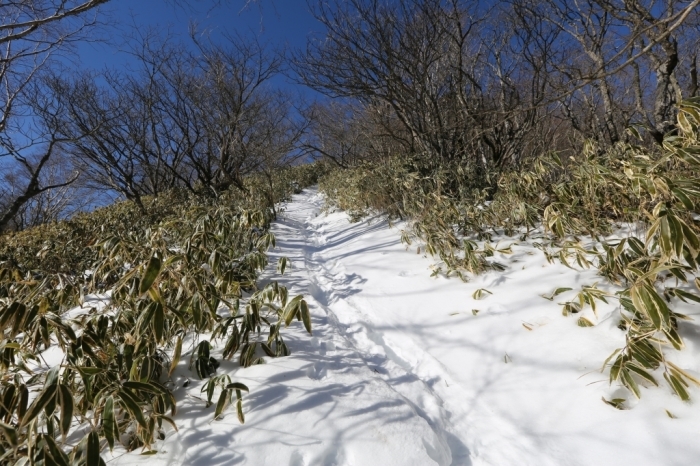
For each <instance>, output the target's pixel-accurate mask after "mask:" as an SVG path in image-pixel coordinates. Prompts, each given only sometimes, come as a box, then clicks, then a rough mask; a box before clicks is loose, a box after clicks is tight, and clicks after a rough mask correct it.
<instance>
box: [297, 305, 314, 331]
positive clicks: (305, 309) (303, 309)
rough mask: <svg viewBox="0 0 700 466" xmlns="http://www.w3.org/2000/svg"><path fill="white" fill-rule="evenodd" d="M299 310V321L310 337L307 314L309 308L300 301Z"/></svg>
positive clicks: (309, 317) (309, 315)
mask: <svg viewBox="0 0 700 466" xmlns="http://www.w3.org/2000/svg"><path fill="white" fill-rule="evenodd" d="M299 308H300V309H301V320H302V322H304V328H306V331H307V332H308V333H309V335H311V314H310V313H309V306H308V304H306V301H305V300H303V299H302V300H301V302H300V303H299Z"/></svg>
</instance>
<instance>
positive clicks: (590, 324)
mask: <svg viewBox="0 0 700 466" xmlns="http://www.w3.org/2000/svg"><path fill="white" fill-rule="evenodd" d="M576 325H578V326H579V327H594V326H595V324H594V323H593V322H591V321H590V320H588V319H586V318H585V317H579V319H578V321H577V322H576Z"/></svg>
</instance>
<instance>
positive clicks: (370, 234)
mask: <svg viewBox="0 0 700 466" xmlns="http://www.w3.org/2000/svg"><path fill="white" fill-rule="evenodd" d="M323 204H324V203H323V198H322V196H321V195H320V194H319V193H317V191H316V190H314V189H310V190H306V191H304V192H303V193H302V194H299V195H296V196H294V199H293V202H291V203H289V204H287V205H286V206H285V208H286V209H285V211H284V213H283V214H282V215H281V216H280V220H279V221H278V222H277V223H276V224H275V225H274V227H273V232H274V234H275V235H276V238H277V248H276V249H275V250H273V251H272V252H271V254H270V264H271V265H270V270H269V272H268V273H267V274H266V275H265V276H264V277H263V281H264V280H271V279H275V280H279V281H280V283H281V284H284V285H285V286H287V287H289V290H290V296H294V295H296V294H304V296H305V299H306V300H307V302H308V304H309V307H310V309H311V312H312V325H313V336H312V337H310V336H308V335H307V334H306V333H305V331H304V330H303V327H302V325H301V323H299V322H294V323H293V324H292V325H291V326H290V328H288V329H287V330H286V333H285V339H286V341H287V344H288V345H289V347H290V349H291V351H292V355H291V356H289V357H285V358H278V359H272V358H266V360H267V364H265V365H259V366H253V367H250V368H247V369H241V368H239V366H238V363H237V362H233V361H232V362H228V361H222V364H221V367H220V368H219V371H218V373H219V374H222V373H228V374H229V375H230V376H231V379H232V380H233V381H238V382H243V383H245V384H246V385H248V387H249V388H250V394H249V395H246V396H245V397H244V403H243V409H244V411H245V414H246V423H245V424H244V425H241V424H240V423H239V422H238V420H237V418H236V413H235V409H233V408H229V409H228V410H227V411H226V414H225V416H224V418H223V419H222V420H218V421H215V420H213V414H214V407H213V406H212V407H210V408H205V403H204V401H202V399H201V398H202V395H203V394H201V393H200V390H201V387H202V385H203V384H204V381H199V380H197V378H196V376H195V375H194V374H193V373H191V372H190V371H188V370H187V360H188V359H189V355H190V353H186V354H183V357H182V361H183V362H181V364H180V367H179V368H178V369H177V371H176V373H175V375H174V381H175V383H176V384H177V387H178V388H177V389H176V390H175V395H176V398H177V400H178V414H177V415H176V416H175V421H176V422H177V424H178V427H179V431H178V432H175V431H174V430H171V431H169V432H168V433H167V435H166V438H165V440H163V441H159V442H157V444H156V445H155V450H157V453H156V454H154V455H150V456H140V455H139V453H140V452H139V451H138V450H137V451H135V452H131V453H125V452H124V451H123V450H115V452H114V454H113V455H111V454H110V453H106V454H105V460H106V461H108V464H112V465H137V464H148V465H149V466H161V465H273V464H274V465H285V466H286V465H290V466H307V465H324V466H325V465H328V466H331V465H338V466H341V465H357V466H360V465H362V466H365V465H401V466H403V465H432V464H435V465H441V466H447V465H473V466H482V465H491V466H508V465H520V466H525V465H533V466H546V465H553V466H564V465H572V466H573V465H596V466H604V465H635V466H644V465H650V466H651V465H669V466H670V465H692V464H698V463H697V461H698V460H697V459H698V458H700V442H698V441H697V439H698V435H699V434H700V408H699V405H698V403H697V401H695V402H691V403H684V402H682V401H681V400H680V399H679V398H678V397H677V396H675V395H673V394H672V392H671V389H670V388H668V387H667V386H665V385H664V384H663V383H662V384H661V386H660V387H658V388H657V387H653V386H652V387H645V388H642V399H641V400H639V401H637V400H635V399H634V397H633V396H632V395H631V394H630V393H629V392H627V390H626V389H624V388H622V387H621V386H619V385H617V384H613V385H610V384H609V383H608V375H607V372H605V373H601V372H600V369H601V366H602V363H603V361H604V360H605V359H606V358H607V357H608V356H609V355H610V354H611V353H612V352H613V351H614V350H615V349H617V348H620V347H622V346H623V345H624V333H623V332H622V331H621V330H619V329H618V328H617V325H618V321H619V308H618V306H617V303H616V301H615V300H611V301H610V304H609V305H605V304H601V306H600V307H599V309H598V316H597V317H596V316H595V315H594V314H593V313H592V311H591V310H590V308H587V309H586V310H584V311H583V312H582V313H581V314H578V315H576V316H569V317H564V316H562V314H561V306H560V305H558V304H557V303H558V302H563V301H567V300H570V299H572V298H573V296H574V295H575V294H576V293H577V292H578V291H579V290H580V289H581V287H582V286H585V285H593V284H594V283H596V282H600V283H599V285H598V286H599V287H600V288H601V289H604V290H609V291H613V289H612V288H606V287H605V285H604V283H603V279H602V278H601V277H599V276H597V275H596V271H595V270H594V269H592V270H585V269H584V270H573V269H570V268H567V267H565V266H563V265H561V264H559V262H558V261H556V262H555V263H553V264H549V263H548V262H547V261H546V259H545V257H544V255H543V253H542V252H541V251H540V250H538V249H536V248H535V247H533V245H532V242H519V241H517V238H500V240H501V242H500V247H504V246H508V245H510V244H513V246H512V249H513V253H512V254H509V255H505V254H500V253H496V255H495V257H494V258H493V259H494V260H497V261H498V262H500V263H502V264H504V265H506V266H507V269H506V270H505V271H504V272H489V273H485V274H483V275H480V276H478V277H473V278H472V280H471V281H470V282H469V283H466V284H465V283H463V282H462V281H460V280H459V279H458V278H450V279H448V278H445V277H443V276H438V277H437V278H431V276H430V272H431V270H430V266H431V264H433V263H434V262H435V259H433V258H430V257H428V258H426V257H424V256H423V255H421V254H416V247H415V246H416V245H414V246H413V247H412V248H409V249H407V248H406V246H405V245H402V244H401V243H400V240H399V239H400V233H401V232H400V228H401V225H398V226H397V225H394V226H393V227H390V226H389V225H387V223H386V221H384V220H381V219H380V218H374V219H372V218H370V219H367V220H366V221H364V222H360V223H354V224H353V223H350V222H349V221H348V217H347V215H346V214H344V213H340V212H339V213H332V214H322V213H321V209H322V208H323ZM496 240H497V239H496V238H494V242H495V241H496ZM282 256H285V257H287V258H289V259H290V260H291V263H292V268H291V270H289V271H288V272H286V273H285V275H284V276H282V277H280V276H279V275H277V274H275V273H274V266H275V264H276V263H277V259H278V258H279V257H282ZM564 286H566V287H571V288H573V290H572V291H568V292H566V293H563V294H561V295H559V296H557V297H555V298H554V301H547V300H545V299H543V298H542V297H541V296H540V295H542V294H548V293H551V292H552V291H553V290H554V289H556V288H558V287H564ZM479 288H484V289H487V290H488V291H490V292H491V293H493V294H491V295H489V294H485V295H484V296H483V297H482V298H481V299H480V300H476V299H474V298H473V297H472V295H473V293H474V291H476V290H477V289H479ZM679 310H680V312H684V313H686V314H689V315H691V316H693V317H695V316H697V314H698V311H697V310H696V309H694V308H693V307H692V306H687V307H686V308H684V307H679ZM476 311H478V312H476ZM475 312H476V313H475ZM579 316H584V317H586V318H587V319H589V320H591V321H592V322H594V323H595V324H596V325H595V326H594V327H590V328H582V327H578V326H577V325H576V320H577V318H578V317H579ZM682 325H683V326H682V328H681V332H682V334H683V336H684V337H685V338H686V346H687V347H686V349H684V350H683V351H682V352H676V353H675V354H672V360H673V361H674V362H676V364H678V365H679V366H680V367H682V368H684V369H686V370H687V371H688V372H690V373H691V374H695V375H697V374H698V373H700V364H699V361H700V358H698V357H697V354H698V349H699V346H700V333H698V331H697V328H696V326H695V323H694V322H689V323H683V324H682ZM188 350H189V351H191V347H189V348H188ZM183 351H184V347H183ZM215 356H216V354H215ZM657 375H658V374H657ZM657 379H659V380H663V379H662V377H661V376H660V375H658V376H657ZM187 380H189V383H188V384H187V383H185V382H186V381H187ZM690 393H691V396H692V397H693V399H694V400H700V390H698V389H697V388H694V387H691V389H690ZM601 397H605V398H606V399H611V398H625V399H626V400H627V401H626V402H625V406H626V407H627V408H628V409H626V410H617V409H614V408H613V407H611V406H609V405H607V404H605V403H603V401H602V400H601ZM667 410H668V411H669V412H670V413H672V414H673V415H674V416H676V418H675V419H673V418H671V417H669V416H668V415H667V413H666V411H667Z"/></svg>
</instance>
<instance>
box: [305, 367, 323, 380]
mask: <svg viewBox="0 0 700 466" xmlns="http://www.w3.org/2000/svg"><path fill="white" fill-rule="evenodd" d="M326 373H328V370H327V369H326V366H325V365H324V364H319V363H316V364H314V365H312V366H311V367H309V368H308V369H306V376H307V377H308V378H310V379H312V380H321V379H322V378H324V377H325V376H326Z"/></svg>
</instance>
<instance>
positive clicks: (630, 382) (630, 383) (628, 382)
mask: <svg viewBox="0 0 700 466" xmlns="http://www.w3.org/2000/svg"><path fill="white" fill-rule="evenodd" d="M620 380H622V385H624V386H625V387H627V388H629V389H630V391H631V392H632V393H633V394H634V396H635V397H637V398H641V394H640V393H639V386H638V385H637V382H635V380H634V379H633V378H632V375H631V374H630V373H629V371H628V370H627V366H625V367H624V368H623V369H622V370H621V371H620Z"/></svg>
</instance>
